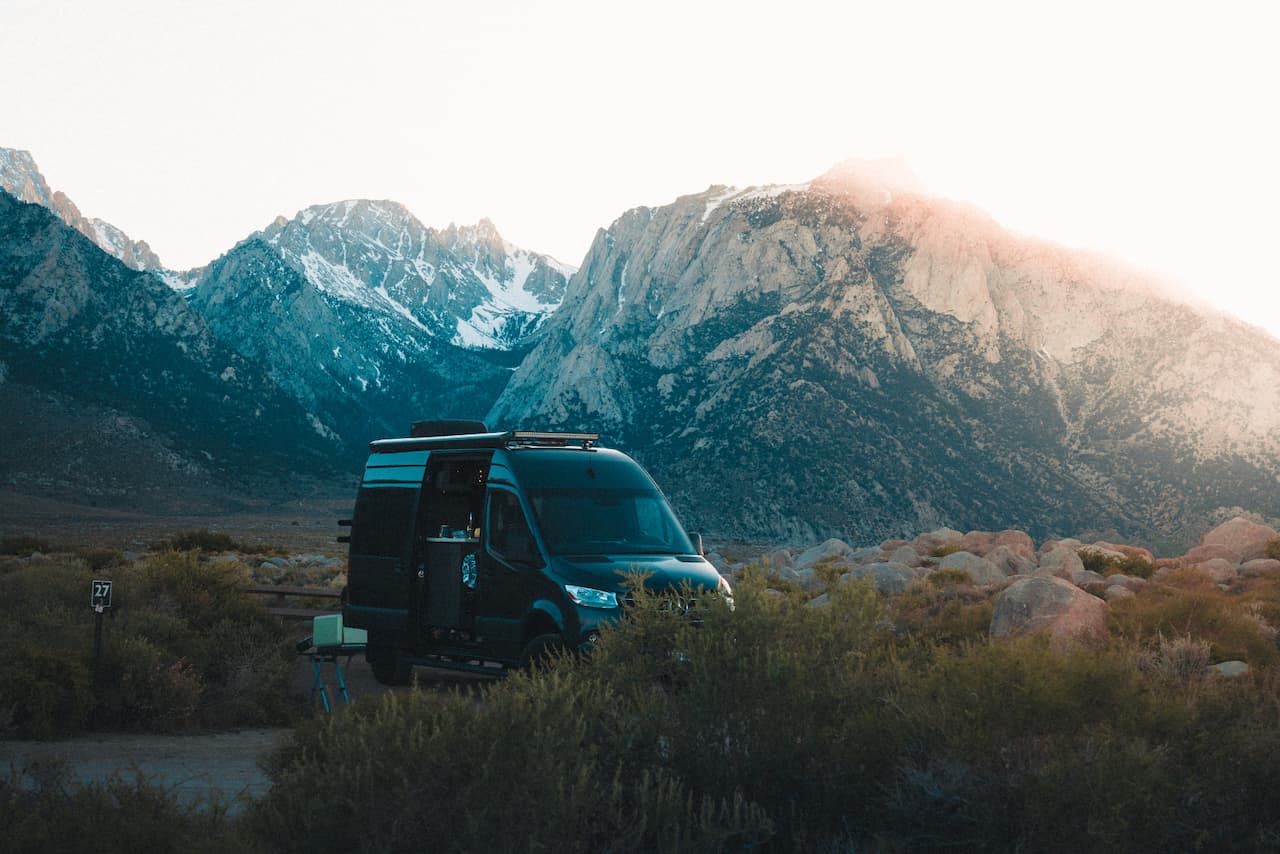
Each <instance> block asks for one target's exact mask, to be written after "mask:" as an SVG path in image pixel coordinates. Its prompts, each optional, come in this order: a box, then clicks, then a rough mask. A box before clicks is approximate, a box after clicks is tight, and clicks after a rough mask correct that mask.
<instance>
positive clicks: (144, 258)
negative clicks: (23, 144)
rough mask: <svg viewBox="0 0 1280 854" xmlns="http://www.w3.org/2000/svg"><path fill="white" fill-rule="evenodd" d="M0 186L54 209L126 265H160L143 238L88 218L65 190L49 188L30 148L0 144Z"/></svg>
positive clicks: (139, 267) (146, 267)
mask: <svg viewBox="0 0 1280 854" xmlns="http://www.w3.org/2000/svg"><path fill="white" fill-rule="evenodd" d="M0 190H4V191H5V192H7V193H9V194H10V195H11V196H13V197H14V198H16V199H18V200H19V201H22V202H30V203H33V204H37V205H41V206H43V207H45V208H48V209H49V210H51V211H53V212H54V213H56V214H57V215H58V217H59V218H60V219H61V220H62V221H63V222H65V223H66V224H67V225H69V226H71V227H72V228H74V229H75V230H76V231H78V232H80V233H81V234H83V235H84V236H85V237H87V238H89V239H90V240H92V241H93V242H94V243H96V244H98V246H100V247H102V248H103V249H105V250H106V251H107V253H108V254H110V255H113V256H115V257H116V258H118V259H120V260H121V261H123V262H124V263H125V266H127V267H130V268H132V269H134V270H151V271H159V270H162V269H163V265H162V264H161V263H160V258H159V257H158V256H157V255H156V253H155V252H153V251H152V249H151V247H150V246H148V245H147V244H146V243H145V242H144V241H141V240H136V241H135V240H132V239H130V238H129V236H128V235H127V234H125V233H124V232H123V231H121V230H120V229H119V228H117V227H115V226H114V225H112V224H111V223H109V222H105V221H104V220H101V219H96V218H95V219H87V218H86V217H85V216H84V215H83V214H82V213H80V209H79V208H77V207H76V206H75V203H74V202H72V201H71V199H70V198H69V197H68V196H67V195H66V193H63V192H62V191H61V190H59V191H57V192H54V191H52V190H51V189H50V188H49V184H48V183H47V182H46V181H45V178H44V175H42V174H41V173H40V169H39V167H37V166H36V161H35V158H34V157H32V156H31V152H29V151H21V150H19V149H14V148H0Z"/></svg>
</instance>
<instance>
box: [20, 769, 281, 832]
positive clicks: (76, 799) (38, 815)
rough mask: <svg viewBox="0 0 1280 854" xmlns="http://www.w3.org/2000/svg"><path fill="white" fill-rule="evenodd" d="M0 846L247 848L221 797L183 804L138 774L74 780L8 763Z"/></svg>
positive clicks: (56, 772)
mask: <svg viewBox="0 0 1280 854" xmlns="http://www.w3.org/2000/svg"><path fill="white" fill-rule="evenodd" d="M0 825H2V826H3V827H4V829H5V831H4V833H5V846H6V850H11V851H95V852H102V854H115V852H120V854H135V852H139V851H147V852H152V851H154V852H170V851H171V852H187V851H191V852H209V854H213V852H221V851H227V852H232V851H240V852H243V851H254V850H258V849H256V848H254V844H253V842H252V840H250V839H247V838H245V837H244V836H242V835H241V834H240V832H239V831H238V829H237V828H236V826H235V824H234V823H233V822H232V820H231V819H230V818H228V816H227V810H226V807H225V804H224V803H222V802H221V801H220V800H215V801H213V802H207V803H183V802H181V801H180V800H179V799H178V797H177V796H176V795H174V794H173V793H172V792H170V791H168V790H166V789H163V788H160V787H158V786H155V785H152V784H151V783H148V782H147V781H146V780H145V779H137V780H125V779H124V778H123V777H121V776H120V775H115V776H112V777H110V778H108V779H107V780H106V781H105V782H102V783H90V784H85V785H81V784H78V783H74V782H72V781H71V779H70V774H69V771H68V769H67V767H66V766H65V765H64V764H61V763H57V762H55V763H44V764H42V765H31V764H29V765H26V766H22V767H11V768H10V769H9V773H8V775H7V776H3V777H0Z"/></svg>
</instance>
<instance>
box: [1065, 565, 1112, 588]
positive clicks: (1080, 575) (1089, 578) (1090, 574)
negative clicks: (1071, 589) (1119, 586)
mask: <svg viewBox="0 0 1280 854" xmlns="http://www.w3.org/2000/svg"><path fill="white" fill-rule="evenodd" d="M1071 583H1072V584H1074V585H1075V586H1076V587H1085V586H1087V585H1089V584H1106V583H1107V578H1106V576H1104V575H1102V574H1101V573H1097V572H1094V571H1093V570H1091V569H1082V570H1080V571H1079V572H1073V573H1071Z"/></svg>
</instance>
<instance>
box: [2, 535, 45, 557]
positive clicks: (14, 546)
mask: <svg viewBox="0 0 1280 854" xmlns="http://www.w3.org/2000/svg"><path fill="white" fill-rule="evenodd" d="M51 551H53V546H52V545H50V544H49V541H48V540H43V539H41V538H39V537H33V536H30V535H28V534H14V535H10V536H7V537H0V555H16V556H17V557H30V556H31V555H32V554H34V553H35V552H42V553H45V554H47V553H49V552H51Z"/></svg>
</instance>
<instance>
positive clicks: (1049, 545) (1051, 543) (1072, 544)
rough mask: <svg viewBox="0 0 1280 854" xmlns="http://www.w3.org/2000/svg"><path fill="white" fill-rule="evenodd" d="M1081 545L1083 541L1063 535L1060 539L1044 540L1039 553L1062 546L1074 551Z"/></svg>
mask: <svg viewBox="0 0 1280 854" xmlns="http://www.w3.org/2000/svg"><path fill="white" fill-rule="evenodd" d="M1083 545H1084V543H1082V542H1080V541H1079V540H1077V539H1076V538H1075V537H1063V538H1062V539H1060V540H1045V541H1044V545H1042V546H1041V547H1040V554H1046V553H1048V552H1051V551H1053V550H1055V549H1058V548H1062V547H1064V546H1065V547H1066V548H1069V549H1071V550H1072V551H1075V550H1076V549H1078V548H1080V547H1081V546H1083Z"/></svg>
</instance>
